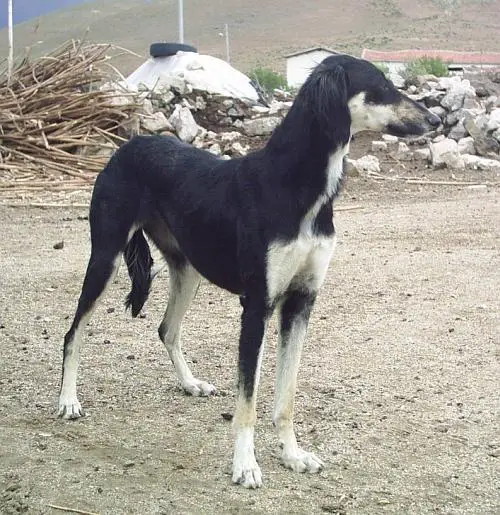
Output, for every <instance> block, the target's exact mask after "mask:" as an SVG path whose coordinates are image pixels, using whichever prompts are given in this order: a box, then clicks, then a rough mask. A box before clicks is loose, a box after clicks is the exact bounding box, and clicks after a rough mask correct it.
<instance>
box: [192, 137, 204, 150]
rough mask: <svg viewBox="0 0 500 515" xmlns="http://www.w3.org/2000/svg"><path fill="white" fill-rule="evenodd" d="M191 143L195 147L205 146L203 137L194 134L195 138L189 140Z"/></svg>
mask: <svg viewBox="0 0 500 515" xmlns="http://www.w3.org/2000/svg"><path fill="white" fill-rule="evenodd" d="M191 145H193V147H196V148H205V141H204V139H203V138H200V137H199V136H196V138H194V140H193V141H192V142H191Z"/></svg>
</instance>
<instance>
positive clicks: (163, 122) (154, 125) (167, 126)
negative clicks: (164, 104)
mask: <svg viewBox="0 0 500 515" xmlns="http://www.w3.org/2000/svg"><path fill="white" fill-rule="evenodd" d="M141 125H142V126H143V127H144V129H145V130H147V131H148V132H151V133H158V132H162V131H168V130H170V131H171V130H172V129H173V127H172V124H171V123H170V122H169V120H168V119H167V117H166V116H165V115H164V114H163V113H162V112H161V111H157V112H156V113H153V114H152V115H148V116H144V117H143V118H142V120H141Z"/></svg>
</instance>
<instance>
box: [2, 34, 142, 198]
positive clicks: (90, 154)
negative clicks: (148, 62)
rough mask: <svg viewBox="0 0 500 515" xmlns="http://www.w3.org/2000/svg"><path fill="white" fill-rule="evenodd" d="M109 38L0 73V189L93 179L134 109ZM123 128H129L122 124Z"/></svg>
mask: <svg viewBox="0 0 500 515" xmlns="http://www.w3.org/2000/svg"><path fill="white" fill-rule="evenodd" d="M110 48H111V47H110V45H95V44H89V43H79V42H75V41H70V42H68V43H66V44H64V45H63V46H61V47H60V48H58V49H57V50H55V51H54V52H53V53H52V54H50V55H47V56H45V57H41V58H39V59H36V60H33V61H32V60H31V59H29V58H25V59H24V60H23V61H22V62H20V63H19V65H18V66H16V68H15V70H14V73H13V74H12V77H11V80H10V81H8V78H7V76H6V74H3V75H2V79H0V193H1V192H2V191H4V192H5V191H6V190H12V189H16V190H31V189H37V188H42V189H53V190H64V189H72V188H75V187H76V188H78V187H82V186H85V185H89V184H92V183H93V180H94V179H95V176H96V174H97V173H98V172H99V171H100V170H102V168H103V166H104V164H105V163H106V161H107V159H108V157H109V154H110V152H111V151H112V150H113V149H115V148H117V146H118V145H120V143H121V142H123V141H124V140H123V138H122V137H121V136H120V135H119V134H120V129H121V128H123V127H125V126H126V125H127V123H130V120H131V118H132V117H133V116H134V113H135V112H136V109H137V105H136V104H135V103H134V99H133V98H131V97H130V94H128V95H129V96H128V97H127V93H126V92H117V90H116V89H115V88H106V89H105V90H101V89H100V87H101V86H102V85H103V84H105V83H111V82H115V83H116V79H117V78H118V73H117V72H115V71H113V68H112V67H111V66H110V65H109V63H108V60H109V56H108V55H107V51H108V50H109V49H110ZM121 134H122V135H123V134H125V132H124V130H122V131H121Z"/></svg>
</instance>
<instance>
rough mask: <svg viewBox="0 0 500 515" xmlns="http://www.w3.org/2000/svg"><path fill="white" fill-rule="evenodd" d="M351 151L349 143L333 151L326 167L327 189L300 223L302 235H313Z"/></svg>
mask: <svg viewBox="0 0 500 515" xmlns="http://www.w3.org/2000/svg"><path fill="white" fill-rule="evenodd" d="M348 152H349V143H347V145H346V146H345V147H341V148H340V149H338V150H337V151H335V152H333V154H331V155H330V158H329V159H328V165H327V168H326V172H325V173H326V187H325V191H324V192H323V193H322V194H321V195H320V196H319V197H318V199H317V200H316V202H315V203H314V204H313V206H312V207H311V209H309V211H308V212H307V213H306V215H305V216H304V218H303V220H302V223H301V224H300V234H299V236H300V235H307V236H310V237H312V235H313V230H312V229H313V224H314V221H315V220H316V217H317V216H318V213H319V211H320V209H321V208H322V207H323V206H324V205H325V203H326V202H331V199H332V197H333V195H334V194H335V193H336V192H337V190H338V187H339V183H340V179H341V178H342V171H343V166H344V157H345V155H346V154H347V153H348Z"/></svg>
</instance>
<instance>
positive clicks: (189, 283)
mask: <svg viewBox="0 0 500 515" xmlns="http://www.w3.org/2000/svg"><path fill="white" fill-rule="evenodd" d="M165 258H166V259H167V263H168V268H169V275H170V291H169V301H168V305H167V309H166V311H165V315H164V317H163V321H162V323H161V324H160V327H159V329H158V334H159V336H160V339H161V341H162V342H163V343H164V344H165V347H166V348H167V351H168V355H169V356H170V359H171V360H172V363H173V365H174V368H175V372H176V374H177V377H178V378H179V381H180V383H181V386H182V388H183V389H184V391H185V392H186V393H189V394H191V395H194V396H205V395H212V394H215V387H214V386H212V385H211V384H209V383H207V382H205V381H201V380H199V379H196V378H195V377H194V376H193V374H192V372H191V370H190V368H189V366H188V364H187V363H186V360H185V359H184V356H183V355H182V349H181V324H182V319H183V318H184V315H185V313H186V311H187V309H188V307H189V305H190V303H191V301H192V300H193V298H194V296H195V295H196V291H197V289H198V286H199V284H200V274H199V273H198V272H197V271H196V270H195V269H194V268H193V267H192V266H191V264H190V263H189V262H188V261H187V259H186V258H185V257H184V256H183V255H180V254H178V255H175V254H170V255H169V254H167V253H165Z"/></svg>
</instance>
